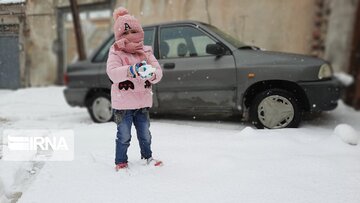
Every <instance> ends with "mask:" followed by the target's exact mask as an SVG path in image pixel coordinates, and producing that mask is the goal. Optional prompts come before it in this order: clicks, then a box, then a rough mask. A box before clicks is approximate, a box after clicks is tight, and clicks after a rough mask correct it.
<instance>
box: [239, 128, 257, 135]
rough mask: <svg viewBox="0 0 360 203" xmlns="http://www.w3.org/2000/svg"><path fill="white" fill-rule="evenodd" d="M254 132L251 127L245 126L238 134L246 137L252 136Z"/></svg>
mask: <svg viewBox="0 0 360 203" xmlns="http://www.w3.org/2000/svg"><path fill="white" fill-rule="evenodd" d="M255 133H256V131H255V130H254V129H253V128H251V127H246V128H244V129H243V130H241V131H240V133H239V135H241V136H244V137H247V136H252V135H254V134H255Z"/></svg>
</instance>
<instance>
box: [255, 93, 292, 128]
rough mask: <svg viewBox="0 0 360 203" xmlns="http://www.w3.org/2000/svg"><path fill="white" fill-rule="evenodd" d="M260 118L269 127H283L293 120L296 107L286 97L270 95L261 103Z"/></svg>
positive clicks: (259, 108)
mask: <svg viewBox="0 0 360 203" xmlns="http://www.w3.org/2000/svg"><path fill="white" fill-rule="evenodd" d="M258 118H259V120H260V122H261V123H262V124H263V125H264V126H265V127H267V128H283V127H286V126H287V125H289V124H290V122H291V121H292V120H293V118H294V107H293V105H292V104H291V102H290V101H289V100H288V99H286V98H285V97H282V96H279V95H272V96H268V97H266V98H265V99H263V100H262V101H261V102H260V104H259V107H258Z"/></svg>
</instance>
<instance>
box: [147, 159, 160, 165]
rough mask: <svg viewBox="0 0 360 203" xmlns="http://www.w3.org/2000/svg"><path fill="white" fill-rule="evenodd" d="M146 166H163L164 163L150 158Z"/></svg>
mask: <svg viewBox="0 0 360 203" xmlns="http://www.w3.org/2000/svg"><path fill="white" fill-rule="evenodd" d="M146 164H147V165H153V166H162V165H163V162H162V161H160V160H157V159H154V158H152V157H150V158H148V159H146Z"/></svg>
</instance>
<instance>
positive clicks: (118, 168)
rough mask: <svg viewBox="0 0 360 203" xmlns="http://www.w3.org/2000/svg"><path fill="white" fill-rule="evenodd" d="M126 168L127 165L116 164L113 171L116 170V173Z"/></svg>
mask: <svg viewBox="0 0 360 203" xmlns="http://www.w3.org/2000/svg"><path fill="white" fill-rule="evenodd" d="M127 167H128V164H127V163H119V164H116V166H115V170H116V171H119V170H121V169H125V168H127Z"/></svg>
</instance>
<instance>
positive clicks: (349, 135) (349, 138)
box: [333, 124, 360, 145]
mask: <svg viewBox="0 0 360 203" xmlns="http://www.w3.org/2000/svg"><path fill="white" fill-rule="evenodd" d="M333 134H334V135H336V136H338V137H339V138H340V139H341V140H342V141H344V142H345V143H347V144H350V145H357V144H358V142H359V137H360V136H359V133H358V132H356V130H355V129H354V128H353V127H351V126H350V125H348V124H339V125H337V126H336V127H335V129H334V133H333Z"/></svg>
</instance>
